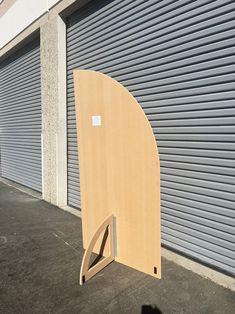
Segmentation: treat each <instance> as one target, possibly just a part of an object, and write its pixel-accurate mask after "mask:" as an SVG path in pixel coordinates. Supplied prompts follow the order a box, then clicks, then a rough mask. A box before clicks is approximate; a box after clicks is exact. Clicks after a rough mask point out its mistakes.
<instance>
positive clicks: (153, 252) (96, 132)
mask: <svg viewBox="0 0 235 314" xmlns="http://www.w3.org/2000/svg"><path fill="white" fill-rule="evenodd" d="M74 84H75V103H76V118H77V127H78V146H79V168H80V185H81V204H82V225H83V244H84V248H87V246H88V244H89V241H90V240H91V237H92V235H93V234H94V233H95V231H96V229H97V228H98V227H99V225H100V224H101V223H102V221H104V219H105V218H106V217H107V216H109V215H111V214H113V215H114V216H115V217H116V234H117V239H116V241H117V256H116V258H115V260H116V261H118V262H120V263H123V264H125V265H128V266H130V267H133V268H135V269H137V270H140V271H143V272H145V273H148V274H150V275H153V276H155V277H158V278H160V277H161V254H160V164H159V157H158V151H157V146H156V141H155V137H154V135H153V132H152V129H151V126H150V124H149V122H148V120H147V118H146V116H145V114H144V112H143V110H142V108H141V107H140V105H139V104H138V102H137V101H136V99H135V98H134V97H133V96H132V95H131V93H130V92H129V91H128V90H127V89H126V88H124V87H123V86H122V85H121V84H119V83H118V82H117V81H115V80H113V79H112V78H110V77H109V76H107V75H104V74H102V73H99V72H95V71H90V70H75V71H74ZM97 250H98V246H97Z"/></svg>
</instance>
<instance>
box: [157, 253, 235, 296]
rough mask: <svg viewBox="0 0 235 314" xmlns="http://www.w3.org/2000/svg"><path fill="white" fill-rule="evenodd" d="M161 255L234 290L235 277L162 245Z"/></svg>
mask: <svg viewBox="0 0 235 314" xmlns="http://www.w3.org/2000/svg"><path fill="white" fill-rule="evenodd" d="M162 257H164V258H165V259H167V260H168V261H171V262H174V263H176V264H177V265H179V266H182V267H184V268H186V269H188V270H190V271H192V272H194V273H196V274H198V275H200V276H201V277H203V278H207V279H209V280H211V281H213V282H215V283H216V284H218V285H220V286H222V287H224V288H227V289H230V290H232V291H235V279H234V278H233V277H230V276H228V275H225V274H223V273H221V272H219V271H217V270H214V269H212V268H210V267H207V266H205V265H202V264H200V263H198V262H195V261H193V260H191V259H189V258H187V257H184V256H182V255H179V254H177V253H175V252H172V251H170V250H169V249H166V248H163V247H162Z"/></svg>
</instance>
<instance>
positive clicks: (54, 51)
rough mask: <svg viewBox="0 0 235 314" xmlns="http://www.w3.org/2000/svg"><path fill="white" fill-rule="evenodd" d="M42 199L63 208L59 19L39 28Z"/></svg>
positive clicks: (64, 149) (62, 54)
mask: <svg viewBox="0 0 235 314" xmlns="http://www.w3.org/2000/svg"><path fill="white" fill-rule="evenodd" d="M40 41H41V95H42V182H43V192H42V196H43V199H45V200H46V201H48V202H50V203H52V204H55V205H58V206H65V205H67V127H66V126H67V122H66V25H65V23H64V21H63V20H62V19H61V17H60V16H56V17H55V18H53V19H51V20H48V22H47V23H45V24H43V25H42V26H41V28H40Z"/></svg>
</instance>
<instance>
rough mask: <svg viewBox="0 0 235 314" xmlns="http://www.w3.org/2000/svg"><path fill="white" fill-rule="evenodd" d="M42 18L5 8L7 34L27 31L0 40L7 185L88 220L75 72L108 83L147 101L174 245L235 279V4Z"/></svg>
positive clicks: (153, 4)
mask: <svg viewBox="0 0 235 314" xmlns="http://www.w3.org/2000/svg"><path fill="white" fill-rule="evenodd" d="M20 3H21V4H20ZM38 3H40V5H39V4H38ZM22 6H23V8H28V9H29V13H28V15H27V20H25V11H24V10H20V8H21V9H22ZM31 6H32V1H29V0H23V1H10V0H5V1H3V2H2V3H1V5H0V16H1V20H0V28H1V30H2V29H8V28H9V27H8V26H9V25H8V23H12V19H14V21H15V23H13V24H14V26H13V27H12V28H10V29H11V30H10V31H9V32H8V31H6V32H4V35H3V32H1V37H0V45H1V50H0V55H1V65H0V87H1V89H0V136H1V137H0V174H1V176H2V177H3V178H6V179H9V180H12V181H14V182H17V183H20V184H22V185H25V186H27V187H29V188H32V189H34V190H36V191H38V192H40V193H42V197H43V199H45V200H46V201H48V202H51V203H53V204H55V205H57V206H60V207H65V206H70V207H72V208H75V209H76V210H78V211H79V208H80V188H79V170H78V156H77V135H76V121H75V108H74V91H73V78H72V71H73V69H93V70H96V71H101V72H102V73H105V74H107V75H109V76H111V77H113V78H114V79H116V80H117V81H119V82H120V83H121V84H123V85H124V86H125V87H126V88H127V89H128V90H129V91H130V92H131V93H132V94H133V95H134V96H135V97H136V99H137V100H138V102H139V103H140V105H141V106H142V108H143V110H144V112H145V114H146V116H147V118H148V119H149V121H150V124H151V126H152V129H153V132H154V134H155V136H156V141H157V144H158V148H159V153H160V163H161V226H162V227H161V234H162V244H163V245H164V246H166V247H168V248H170V249H171V250H174V251H176V252H179V253H180V254H183V255H186V256H188V257H190V258H192V259H195V260H197V261H199V262H201V263H204V264H207V265H210V267H212V268H216V269H218V270H220V271H223V272H226V273H228V274H230V275H232V276H234V275H235V228H234V227H235V54H234V51H235V3H234V1H227V0H223V1H222V0H215V1H209V0H206V1H200V0H197V1H191V0H190V1H189V0H182V1H172V0H164V1H158V0H149V1H144V0H138V1H133V0H124V1H121V0H109V1H108V0H96V1H95V0H93V1H80V0H77V1H74V0H70V1H66V0H62V1H45V2H44V1H37V2H35V4H34V7H33V9H32V8H31ZM37 6H38V7H37ZM16 17H17V18H16ZM114 141H115V139H114ZM94 210H95V209H94Z"/></svg>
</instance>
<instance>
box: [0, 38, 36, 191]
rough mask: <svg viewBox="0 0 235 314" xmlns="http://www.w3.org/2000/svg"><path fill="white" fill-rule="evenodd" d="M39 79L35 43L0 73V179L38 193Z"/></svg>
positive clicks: (7, 61)
mask: <svg viewBox="0 0 235 314" xmlns="http://www.w3.org/2000/svg"><path fill="white" fill-rule="evenodd" d="M40 80H41V76H40V46H39V39H37V40H34V41H33V42H31V43H30V44H28V45H27V46H25V47H23V48H22V49H20V50H19V51H17V52H16V53H14V54H13V55H11V56H10V57H9V58H8V59H6V60H5V61H3V63H2V64H1V69H0V86H1V89H0V132H1V133H0V141H1V142H0V147H1V148H0V149H1V168H2V169H1V171H2V173H1V175H2V177H4V178H7V179H10V180H13V181H15V182H18V183H20V184H23V185H25V186H27V187H30V188H32V189H35V190H37V191H41V189H42V174H41V81H40Z"/></svg>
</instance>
